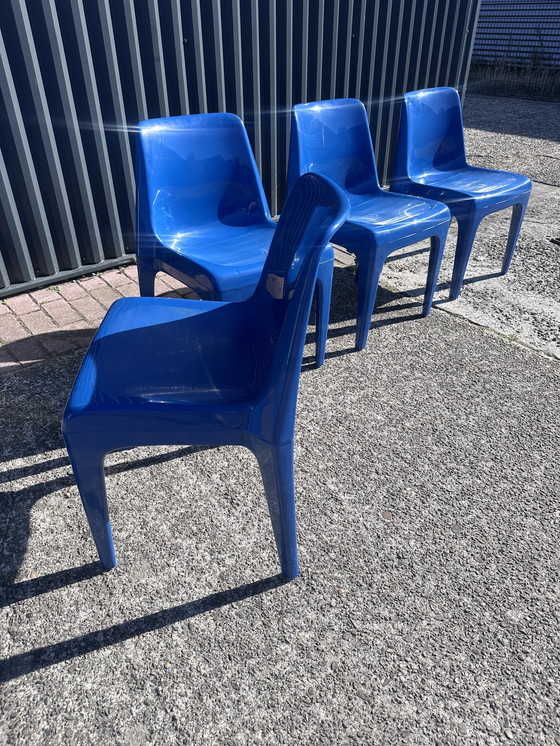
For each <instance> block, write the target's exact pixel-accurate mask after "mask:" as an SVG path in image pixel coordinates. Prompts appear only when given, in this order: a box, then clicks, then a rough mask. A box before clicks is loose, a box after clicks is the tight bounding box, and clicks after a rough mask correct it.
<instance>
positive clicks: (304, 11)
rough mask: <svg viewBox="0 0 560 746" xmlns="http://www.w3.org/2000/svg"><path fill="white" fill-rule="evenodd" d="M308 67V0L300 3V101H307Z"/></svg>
mask: <svg viewBox="0 0 560 746" xmlns="http://www.w3.org/2000/svg"><path fill="white" fill-rule="evenodd" d="M308 69H309V0H302V3H301V101H300V102H299V103H306V101H307V74H308Z"/></svg>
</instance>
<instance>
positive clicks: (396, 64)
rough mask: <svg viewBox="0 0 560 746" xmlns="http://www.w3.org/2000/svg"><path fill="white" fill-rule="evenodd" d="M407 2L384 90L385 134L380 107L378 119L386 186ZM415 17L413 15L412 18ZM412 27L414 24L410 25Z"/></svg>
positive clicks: (408, 45) (382, 178)
mask: <svg viewBox="0 0 560 746" xmlns="http://www.w3.org/2000/svg"><path fill="white" fill-rule="evenodd" d="M405 2H406V0H401V2H400V5H399V17H398V21H397V37H396V40H395V55H394V56H393V60H392V62H393V75H392V79H391V87H390V89H389V91H388V94H389V95H387V92H386V89H385V88H382V91H383V97H384V98H385V99H388V108H389V111H388V114H387V127H386V130H385V133H383V132H382V131H381V121H382V120H381V117H380V116H379V114H382V113H383V107H382V106H380V107H379V113H378V117H377V122H378V131H379V137H381V136H382V134H385V141H384V143H383V150H382V153H383V159H382V164H381V165H382V172H381V174H380V180H381V183H382V184H386V183H387V182H388V180H389V155H390V154H389V147H390V145H391V142H392V132H393V118H394V114H395V98H396V96H397V78H398V72H399V58H400V56H401V52H402V46H401V42H402V30H403V16H404V6H405ZM412 3H413V4H415V0H412ZM411 7H412V10H413V11H414V5H412V6H411ZM413 17H414V16H413V15H412V16H411V18H413ZM410 25H411V26H412V23H411V24H410ZM388 32H389V21H388V22H387V28H386V29H385V34H386V36H388V35H389V33H388ZM407 49H408V53H409V55H410V34H409V36H408V38H407Z"/></svg>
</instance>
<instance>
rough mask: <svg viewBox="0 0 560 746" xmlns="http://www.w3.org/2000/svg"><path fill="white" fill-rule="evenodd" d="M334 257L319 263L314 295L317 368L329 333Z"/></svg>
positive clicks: (323, 355) (321, 360)
mask: <svg viewBox="0 0 560 746" xmlns="http://www.w3.org/2000/svg"><path fill="white" fill-rule="evenodd" d="M333 270H334V259H330V260H327V261H324V262H321V263H320V264H319V267H318V269H317V280H316V282H315V295H316V299H317V305H316V308H317V311H316V317H317V322H316V326H315V362H316V365H317V367H318V368H320V367H321V365H323V363H324V362H325V350H326V347H327V336H328V333H329V314H330V309H331V295H332V283H333Z"/></svg>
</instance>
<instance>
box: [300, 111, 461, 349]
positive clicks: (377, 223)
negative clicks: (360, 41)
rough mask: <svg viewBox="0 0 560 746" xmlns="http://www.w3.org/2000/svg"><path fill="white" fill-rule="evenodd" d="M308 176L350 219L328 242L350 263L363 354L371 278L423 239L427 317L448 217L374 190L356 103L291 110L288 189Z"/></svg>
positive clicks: (433, 207) (434, 207)
mask: <svg viewBox="0 0 560 746" xmlns="http://www.w3.org/2000/svg"><path fill="white" fill-rule="evenodd" d="M309 171H311V172H315V173H320V174H323V175H324V176H327V177H328V178H329V179H331V180H332V181H334V182H335V183H336V184H338V186H339V187H340V188H341V189H343V190H344V192H345V193H346V196H347V197H348V200H349V202H350V216H349V218H348V220H347V221H346V223H345V224H344V225H343V226H342V228H340V230H339V231H337V233H336V235H335V236H334V238H333V242H334V243H335V244H340V245H342V246H344V248H346V249H347V250H348V251H350V252H352V253H353V254H355V255H356V256H357V258H358V313H357V325H356V348H357V349H358V350H361V349H363V348H364V347H365V346H366V342H367V337H368V332H369V327H370V321H371V316H372V313H373V308H374V304H375V297H376V295H377V287H378V285H379V277H380V275H381V270H382V269H383V264H384V263H385V260H386V259H387V257H388V256H389V254H392V253H393V252H394V251H397V250H398V249H402V248H403V247H404V246H409V245H410V244H412V243H416V242H417V241H423V240H425V239H430V241H431V250H430V260H429V266H428V279H427V284H426V291H425V294H424V304H423V315H424V316H427V315H428V314H429V312H430V308H431V305H432V300H433V296H434V291H435V288H436V283H437V276H438V272H439V268H440V265H441V259H442V256H443V250H444V246H445V239H446V236H447V230H448V228H449V222H450V214H449V210H448V209H447V207H445V205H442V204H441V202H434V201H432V200H426V199H418V198H416V197H404V196H397V195H395V194H389V193H388V192H386V191H384V190H383V189H381V187H380V186H379V178H378V176H377V167H376V164H375V156H374V153H373V145H372V142H371V135H370V131H369V125H368V121H367V115H366V110H365V108H364V106H363V104H362V103H361V102H360V101H357V100H356V99H351V98H347V99H335V100H332V101H318V102H315V103H309V104H298V105H297V106H294V108H293V110H292V129H291V138H290V155H289V164H288V189H289V188H290V187H291V185H292V184H294V183H295V180H296V179H297V177H298V176H299V175H300V174H303V173H306V172H309Z"/></svg>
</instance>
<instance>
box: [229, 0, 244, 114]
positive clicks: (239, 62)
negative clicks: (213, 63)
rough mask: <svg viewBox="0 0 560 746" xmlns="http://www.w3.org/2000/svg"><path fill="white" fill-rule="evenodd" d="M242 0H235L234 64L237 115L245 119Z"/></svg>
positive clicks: (233, 8)
mask: <svg viewBox="0 0 560 746" xmlns="http://www.w3.org/2000/svg"><path fill="white" fill-rule="evenodd" d="M240 2H241V0H233V6H232V10H233V65H234V68H235V107H236V111H237V115H238V116H239V117H240V118H241V119H245V101H244V97H243V48H242V41H241V9H240V6H239V4H240Z"/></svg>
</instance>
